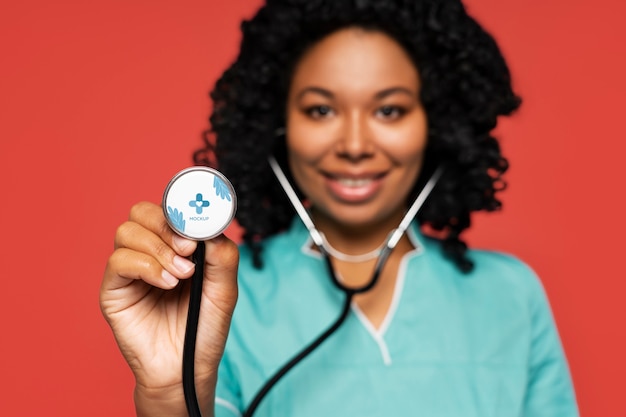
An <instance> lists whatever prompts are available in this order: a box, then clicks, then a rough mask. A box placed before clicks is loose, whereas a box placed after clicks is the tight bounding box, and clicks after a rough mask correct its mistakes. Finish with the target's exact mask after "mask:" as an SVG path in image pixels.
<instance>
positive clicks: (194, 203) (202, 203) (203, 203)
mask: <svg viewBox="0 0 626 417" xmlns="http://www.w3.org/2000/svg"><path fill="white" fill-rule="evenodd" d="M209 204H210V203H209V202H208V200H203V198H202V194H200V193H198V194H196V199H195V200H191V201H190V202H189V207H195V208H196V213H198V214H202V209H203V208H204V207H209Z"/></svg>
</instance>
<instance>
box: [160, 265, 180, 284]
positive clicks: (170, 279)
mask: <svg viewBox="0 0 626 417" xmlns="http://www.w3.org/2000/svg"><path fill="white" fill-rule="evenodd" d="M161 277H162V278H163V281H165V283H166V284H167V285H170V286H172V287H175V286H176V285H177V284H178V278H176V277H175V276H174V275H172V274H170V273H169V272H167V271H166V270H165V269H164V270H163V271H162V272H161Z"/></svg>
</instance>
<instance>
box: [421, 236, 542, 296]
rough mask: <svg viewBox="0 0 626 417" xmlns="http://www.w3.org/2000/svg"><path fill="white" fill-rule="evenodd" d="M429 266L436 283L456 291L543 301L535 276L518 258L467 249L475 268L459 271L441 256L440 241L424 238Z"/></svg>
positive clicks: (540, 288) (540, 287)
mask: <svg viewBox="0 0 626 417" xmlns="http://www.w3.org/2000/svg"><path fill="white" fill-rule="evenodd" d="M424 246H425V253H426V254H427V258H428V263H429V265H430V267H431V269H432V270H433V271H434V273H435V274H436V275H437V280H438V281H439V280H440V281H443V283H442V284H443V285H447V286H451V287H454V288H456V289H457V290H459V291H468V292H471V293H474V294H475V293H476V292H478V293H483V294H484V295H485V296H489V297H502V298H504V299H509V300H510V299H511V298H512V297H513V298H516V299H517V300H518V301H525V302H528V301H529V300H530V299H537V298H538V297H539V298H542V297H543V296H544V294H543V286H542V284H541V280H540V278H539V276H538V275H537V273H536V272H535V271H534V270H533V268H532V267H531V266H529V265H528V264H527V263H526V262H524V261H522V260H521V259H519V258H518V257H517V256H515V255H512V254H509V253H504V252H500V251H494V250H483V249H469V250H468V252H467V255H468V257H469V258H470V259H471V260H472V261H473V263H474V268H473V269H472V271H470V272H469V273H463V272H461V271H460V270H459V269H458V268H457V267H456V265H454V263H453V262H451V261H450V260H449V259H447V258H446V257H445V256H444V255H443V251H442V250H441V245H440V243H439V241H437V240H435V239H431V238H424Z"/></svg>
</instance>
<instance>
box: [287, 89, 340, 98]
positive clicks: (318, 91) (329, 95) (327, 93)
mask: <svg viewBox="0 0 626 417" xmlns="http://www.w3.org/2000/svg"><path fill="white" fill-rule="evenodd" d="M307 93H316V94H319V95H322V96H324V97H326V98H328V99H332V98H334V97H335V95H334V94H333V93H331V92H330V91H328V90H326V89H325V88H322V87H307V88H305V89H304V90H302V91H300V92H299V93H298V95H297V96H296V98H297V99H298V100H299V99H301V98H302V96H304V95H305V94H307Z"/></svg>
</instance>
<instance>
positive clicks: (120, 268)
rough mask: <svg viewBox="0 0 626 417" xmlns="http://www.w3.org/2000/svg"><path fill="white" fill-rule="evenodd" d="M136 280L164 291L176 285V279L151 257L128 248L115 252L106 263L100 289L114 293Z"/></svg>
mask: <svg viewBox="0 0 626 417" xmlns="http://www.w3.org/2000/svg"><path fill="white" fill-rule="evenodd" d="M137 280H141V281H143V282H145V283H146V284H149V285H151V286H154V287H158V288H162V289H165V290H168V289H172V288H174V287H175V286H176V285H177V284H178V279H177V278H176V277H174V276H173V275H172V274H170V273H169V272H168V271H167V270H165V269H164V268H163V267H162V266H161V264H160V263H159V262H158V261H157V260H156V259H155V258H153V257H152V256H150V255H147V254H145V253H142V252H137V251H134V250H132V249H128V248H120V249H117V250H115V251H114V252H113V254H112V255H111V257H110V258H109V261H108V263H107V266H106V269H105V272H104V281H103V283H102V289H103V290H104V291H115V290H118V289H121V288H126V287H128V286H129V285H130V284H131V283H133V282H134V281H137Z"/></svg>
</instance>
